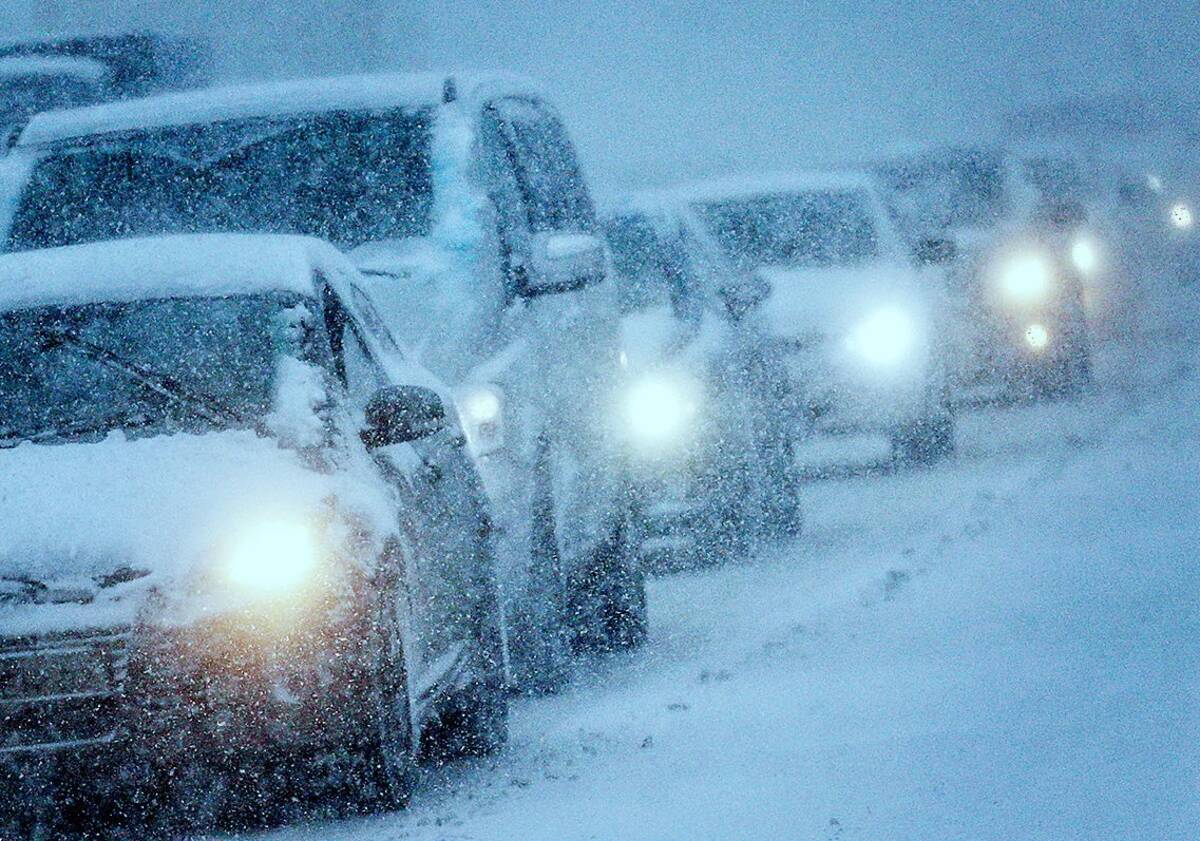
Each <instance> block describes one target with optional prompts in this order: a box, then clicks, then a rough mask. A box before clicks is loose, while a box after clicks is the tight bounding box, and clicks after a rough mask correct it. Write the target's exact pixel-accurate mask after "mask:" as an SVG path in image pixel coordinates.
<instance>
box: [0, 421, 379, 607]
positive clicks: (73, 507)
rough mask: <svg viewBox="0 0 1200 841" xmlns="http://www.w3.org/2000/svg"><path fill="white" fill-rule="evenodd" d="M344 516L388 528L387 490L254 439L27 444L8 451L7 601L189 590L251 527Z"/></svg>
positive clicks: (1, 572) (118, 437) (1, 570)
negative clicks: (111, 592)
mask: <svg viewBox="0 0 1200 841" xmlns="http://www.w3.org/2000/svg"><path fill="white" fill-rule="evenodd" d="M334 500H336V502H337V505H336V506H334V505H333V502H334ZM335 510H336V511H337V512H346V513H349V512H352V514H353V516H354V518H355V519H372V520H375V521H376V523H377V524H379V522H380V521H381V520H382V519H383V518H386V516H387V513H386V512H387V510H388V509H387V502H386V497H385V496H384V494H383V490H382V488H379V487H377V486H375V485H373V484H370V483H354V482H351V481H349V477H348V475H347V472H346V471H340V470H339V471H330V472H323V471H321V470H318V469H315V468H314V467H311V466H309V465H307V464H305V463H304V460H303V457H302V456H301V454H300V453H299V452H297V451H295V450H290V449H285V448H282V447H279V446H278V445H277V443H276V442H275V441H274V440H272V439H269V438H262V437H259V436H258V435H256V434H255V433H253V432H249V431H225V432H216V433H208V434H204V435H190V434H178V435H169V436H168V435H164V436H155V437H148V438H136V439H128V438H126V437H125V436H124V434H122V433H113V434H110V435H109V436H108V437H106V438H104V439H103V440H100V441H96V442H92V443H67V444H56V445H45V444H32V443H25V444H22V445H20V446H17V447H15V448H11V449H4V450H0V523H2V524H3V528H2V529H0V585H2V587H0V603H2V602H5V601H7V602H8V603H10V604H11V603H13V602H19V601H31V600H32V601H48V602H52V603H65V602H81V603H85V602H87V601H88V595H87V591H88V590H89V589H90V590H91V591H92V596H94V597H96V596H101V595H103V593H104V592H107V591H108V590H110V589H112V588H116V589H121V588H128V587H137V588H142V589H146V588H150V587H153V588H155V589H156V590H158V591H159V592H166V593H183V592H185V591H190V590H191V589H192V588H194V587H196V586H198V585H199V582H200V581H201V579H202V578H203V576H204V575H205V574H206V572H207V571H209V570H211V569H212V568H213V567H214V565H215V561H216V559H217V558H219V557H220V556H221V552H222V549H223V547H227V546H228V545H229V543H230V542H231V541H232V540H234V539H236V536H237V535H238V534H239V533H240V532H242V531H243V530H245V529H249V528H254V527H255V526H256V524H258V523H261V522H263V520H264V519H271V518H293V519H294V518H311V519H312V520H313V522H314V523H318V524H319V523H322V522H326V523H327V522H329V521H331V519H333V518H331V512H334V511H335ZM341 516H342V513H339V514H338V517H341ZM318 527H320V526H318ZM98 600H99V599H98Z"/></svg>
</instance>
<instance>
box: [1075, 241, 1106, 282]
mask: <svg viewBox="0 0 1200 841" xmlns="http://www.w3.org/2000/svg"><path fill="white" fill-rule="evenodd" d="M1071 262H1072V263H1074V264H1075V268H1077V269H1079V271H1080V272H1082V273H1083V274H1085V275H1090V274H1093V273H1095V271H1096V269H1098V268H1099V267H1100V249H1099V248H1097V246H1096V242H1095V240H1093V239H1092V238H1091V237H1089V236H1087V235H1086V234H1080V235H1079V236H1078V237H1076V238H1075V242H1073V243H1072V244H1071Z"/></svg>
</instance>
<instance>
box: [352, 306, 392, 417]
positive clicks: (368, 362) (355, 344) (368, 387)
mask: <svg viewBox="0 0 1200 841" xmlns="http://www.w3.org/2000/svg"><path fill="white" fill-rule="evenodd" d="M342 360H343V365H344V366H345V375H346V393H347V396H349V398H350V403H351V404H352V405H353V406H354V408H355V409H357V410H359V411H361V410H363V409H365V408H366V405H367V403H368V402H370V400H371V398H372V397H373V396H375V392H377V391H379V389H381V388H383V387H384V386H386V385H387V384H388V383H387V377H385V376H384V374H383V371H382V370H381V369H380V368H379V366H378V365H377V364H376V363H375V360H374V359H372V358H371V353H370V351H368V350H367V347H366V345H365V344H364V343H363V341H362V338H361V337H360V336H359V335H358V329H357V328H356V327H355V326H354V323H353V322H352V321H350V319H346V320H345V324H344V327H343V328H342Z"/></svg>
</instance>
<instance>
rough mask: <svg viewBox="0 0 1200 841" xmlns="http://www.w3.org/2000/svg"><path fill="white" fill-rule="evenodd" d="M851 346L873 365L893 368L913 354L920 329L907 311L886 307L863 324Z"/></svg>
mask: <svg viewBox="0 0 1200 841" xmlns="http://www.w3.org/2000/svg"><path fill="white" fill-rule="evenodd" d="M847 343H848V344H849V346H850V349H851V350H852V351H854V352H855V353H856V354H858V355H859V356H860V357H862V358H863V359H864V360H866V361H867V362H868V363H870V364H871V365H875V366H880V367H890V366H893V365H896V364H898V363H900V362H902V361H904V360H905V359H907V358H908V357H909V356H911V355H912V352H913V348H914V347H915V345H916V343H917V326H916V324H915V323H914V322H913V319H912V317H911V316H910V315H909V314H908V313H907V312H906V311H905V310H903V309H901V308H899V307H885V308H883V309H879V310H876V311H875V312H873V313H871V314H870V315H869V316H867V317H866V318H865V319H863V320H862V321H861V322H859V324H858V326H857V327H855V328H854V330H852V331H851V333H850V336H849V338H848V342H847Z"/></svg>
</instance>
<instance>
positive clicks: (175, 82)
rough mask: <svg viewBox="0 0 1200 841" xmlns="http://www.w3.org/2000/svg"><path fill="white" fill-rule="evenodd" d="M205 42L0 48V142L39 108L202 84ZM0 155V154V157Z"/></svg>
mask: <svg viewBox="0 0 1200 841" xmlns="http://www.w3.org/2000/svg"><path fill="white" fill-rule="evenodd" d="M208 76H209V62H208V51H207V48H206V45H205V44H204V43H203V42H201V41H197V40H195V39H192V38H179V37H171V36H164V35H157V34H152V33H126V34H116V35H86V36H76V37H70V36H67V37H54V38H48V39H44V40H21V41H13V42H10V43H4V44H0V140H3V141H4V144H5V147H7V142H8V139H9V134H10V132H11V131H12V130H13V129H14V127H18V128H19V127H20V126H21V125H23V124H24V122H25V121H26V120H28V119H29V118H30V117H31V116H33V115H34V114H36V113H38V112H39V111H50V110H53V109H57V108H75V107H78V106H80V105H94V104H96V103H98V102H107V101H109V100H113V99H119V98H122V97H130V96H145V95H146V94H149V93H152V92H155V91H162V90H176V89H181V88H188V87H196V86H198V85H200V84H202V83H205V82H206V81H207V80H208ZM2 153H3V152H2V150H0V154H2Z"/></svg>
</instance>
